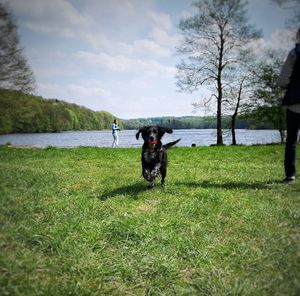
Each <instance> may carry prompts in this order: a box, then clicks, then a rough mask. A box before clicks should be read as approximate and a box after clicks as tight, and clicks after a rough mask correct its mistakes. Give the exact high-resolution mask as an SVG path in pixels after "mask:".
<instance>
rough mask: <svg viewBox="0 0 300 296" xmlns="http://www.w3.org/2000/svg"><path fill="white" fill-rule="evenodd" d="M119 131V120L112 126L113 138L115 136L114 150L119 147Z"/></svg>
mask: <svg viewBox="0 0 300 296" xmlns="http://www.w3.org/2000/svg"><path fill="white" fill-rule="evenodd" d="M119 130H120V129H119V127H118V120H117V119H115V120H114V122H113V124H112V136H113V143H112V148H117V147H118V145H119V135H118V131H119Z"/></svg>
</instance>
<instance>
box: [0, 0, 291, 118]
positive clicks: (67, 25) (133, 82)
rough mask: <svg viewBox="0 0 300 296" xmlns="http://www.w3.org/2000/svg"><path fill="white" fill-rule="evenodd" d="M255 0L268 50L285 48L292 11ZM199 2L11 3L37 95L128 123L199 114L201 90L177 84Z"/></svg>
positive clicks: (252, 6)
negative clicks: (186, 24)
mask: <svg viewBox="0 0 300 296" xmlns="http://www.w3.org/2000/svg"><path fill="white" fill-rule="evenodd" d="M0 1H1V2H5V1H4V0H0ZM248 2H249V16H250V21H251V23H253V24H255V25H256V27H257V28H259V29H262V30H263V34H264V37H263V39H262V40H260V43H259V44H260V46H261V47H264V46H268V45H270V44H272V45H273V46H276V44H277V43H278V44H279V45H280V43H281V45H282V42H280V36H282V35H284V34H285V33H286V32H285V20H286V19H287V17H288V16H289V14H290V13H291V12H290V11H288V10H282V9H280V8H279V7H277V6H276V5H274V4H272V1H271V0H249V1H248ZM191 3H192V0H109V1H107V0H68V1H67V0H51V1H49V0H9V4H10V6H11V8H12V9H13V12H14V14H15V16H16V18H17V21H18V25H19V33H20V37H21V43H22V46H23V47H24V50H25V54H26V56H27V58H28V61H29V63H30V65H31V67H32V69H33V71H34V73H35V76H36V80H37V87H38V88H37V94H38V95H42V96H43V97H45V98H57V99H61V100H64V101H67V102H72V103H76V104H79V105H82V106H85V107H88V108H90V109H92V110H95V111H100V110H105V111H109V112H111V113H113V114H114V115H115V116H117V117H119V118H124V119H128V118H138V117H153V116H184V115H193V114H192V111H193V107H192V103H193V102H197V101H198V100H199V97H200V95H201V91H200V92H198V93H194V94H186V93H180V92H178V89H177V87H176V80H175V78H174V75H175V73H176V64H177V63H178V62H179V60H180V57H179V56H177V55H176V54H175V52H176V51H175V47H176V45H177V44H178V40H179V38H180V35H179V31H178V28H177V26H178V23H179V20H180V19H181V18H182V17H183V16H187V15H190V14H191V13H192V7H191ZM279 45H278V46H279ZM284 46H286V48H287V50H288V49H289V47H291V46H293V45H292V43H291V44H284ZM203 91H205V90H203Z"/></svg>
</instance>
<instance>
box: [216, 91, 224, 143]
mask: <svg viewBox="0 0 300 296" xmlns="http://www.w3.org/2000/svg"><path fill="white" fill-rule="evenodd" d="M221 102H222V100H221V98H220V97H219V98H218V109H217V145H223V135H222V108H221V107H222V104H221Z"/></svg>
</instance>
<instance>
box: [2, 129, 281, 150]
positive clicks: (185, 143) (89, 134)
mask: <svg viewBox="0 0 300 296" xmlns="http://www.w3.org/2000/svg"><path fill="white" fill-rule="evenodd" d="M136 132H137V131H136V130H123V131H121V132H120V133H119V147H124V148H125V147H126V148H127V147H141V145H142V143H143V141H142V139H141V137H140V139H139V140H138V141H137V140H136V138H135V134H136ZM223 136H224V143H225V144H228V145H229V144H231V134H230V132H229V131H224V134H223ZM178 138H181V141H180V142H179V143H178V144H177V145H176V146H182V147H190V146H191V145H192V144H196V145H197V146H209V145H212V144H215V143H216V130H215V129H185V130H174V132H173V134H165V136H164V137H163V143H168V142H171V141H174V140H176V139H178ZM236 138H237V144H243V145H253V144H268V143H277V142H280V136H279V132H278V131H275V130H243V129H240V130H236ZM7 143H11V144H13V145H20V146H23V145H24V146H35V147H47V146H55V147H78V146H95V147H111V144H112V134H111V131H70V132H61V133H38V134H9V135H0V145H3V144H7Z"/></svg>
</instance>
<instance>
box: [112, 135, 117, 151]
mask: <svg viewBox="0 0 300 296" xmlns="http://www.w3.org/2000/svg"><path fill="white" fill-rule="evenodd" d="M113 139H114V140H113V143H112V148H116V135H113Z"/></svg>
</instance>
